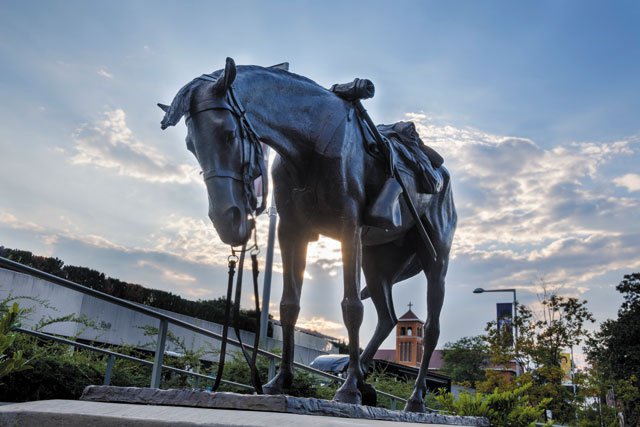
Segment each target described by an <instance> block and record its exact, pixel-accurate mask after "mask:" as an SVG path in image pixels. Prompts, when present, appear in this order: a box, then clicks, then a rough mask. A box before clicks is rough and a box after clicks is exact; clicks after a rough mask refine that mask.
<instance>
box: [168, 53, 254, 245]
mask: <svg viewBox="0 0 640 427" xmlns="http://www.w3.org/2000/svg"><path fill="white" fill-rule="evenodd" d="M235 77H236V65H235V63H234V61H233V59H231V58H227V62H226V66H225V69H224V70H222V71H217V72H214V73H212V74H209V75H203V76H201V77H198V78H196V79H194V80H193V81H192V82H190V83H188V84H187V85H186V86H184V87H183V88H182V89H181V90H180V92H178V94H177V95H176V97H175V98H174V100H173V102H172V103H171V105H170V106H165V105H161V104H158V106H159V107H160V108H161V109H162V110H163V111H165V117H164V119H163V120H162V129H165V128H167V127H168V126H173V125H175V124H176V123H177V122H178V121H179V120H180V118H181V117H182V116H185V123H186V126H187V137H186V143H187V149H188V150H189V151H191V153H193V155H194V156H195V157H196V159H197V161H198V163H199V164H200V167H201V169H202V172H201V173H202V176H203V178H204V182H205V185H206V188H207V193H208V196H209V218H210V219H211V221H212V222H213V226H214V228H215V229H216V231H217V232H218V235H219V236H220V239H221V240H222V241H223V242H224V243H226V244H229V245H232V246H238V245H242V244H244V243H246V242H247V240H248V239H249V237H250V235H251V230H252V227H251V222H250V221H251V215H252V213H253V212H254V211H255V210H256V196H255V194H254V191H253V180H254V179H255V178H257V176H259V175H261V174H262V175H266V174H263V165H261V164H259V162H261V161H262V158H258V157H260V156H262V152H261V149H260V147H259V145H260V144H259V142H258V141H257V136H256V135H255V134H251V130H250V129H248V128H247V127H248V126H247V124H246V123H245V122H244V120H245V119H244V117H243V111H242V106H241V105H239V104H238V101H237V100H236V99H235V97H234V95H233V93H232V92H231V91H232V89H231V84H232V83H233V81H234V79H235ZM258 166H261V167H258Z"/></svg>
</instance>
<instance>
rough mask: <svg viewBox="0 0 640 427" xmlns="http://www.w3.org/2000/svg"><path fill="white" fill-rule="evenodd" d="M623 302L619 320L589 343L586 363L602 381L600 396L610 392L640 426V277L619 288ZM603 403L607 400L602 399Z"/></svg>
mask: <svg viewBox="0 0 640 427" xmlns="http://www.w3.org/2000/svg"><path fill="white" fill-rule="evenodd" d="M616 290H617V291H618V292H620V293H621V294H622V296H623V298H624V301H623V303H622V305H621V306H620V309H619V310H618V318H617V319H616V320H607V321H605V322H603V323H602V325H601V326H600V330H599V331H598V332H597V333H596V334H595V336H594V337H593V338H592V339H591V340H589V341H588V342H587V347H586V348H585V351H586V353H587V359H588V360H589V362H590V363H591V364H592V366H593V369H594V370H595V371H596V376H597V377H598V378H601V380H602V381H601V382H600V383H599V390H598V392H599V395H600V397H601V398H602V397H604V395H606V393H607V392H609V391H610V390H611V391H613V393H614V396H616V401H617V403H618V404H619V405H620V410H621V411H622V412H623V413H624V417H625V421H626V422H627V423H628V424H629V425H639V424H640V273H633V274H627V275H625V276H624V278H623V280H622V281H621V282H620V283H619V284H618V286H616ZM603 400H604V399H603Z"/></svg>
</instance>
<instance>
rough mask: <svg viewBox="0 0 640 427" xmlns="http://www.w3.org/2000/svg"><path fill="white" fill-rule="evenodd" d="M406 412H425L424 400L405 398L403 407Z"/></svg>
mask: <svg viewBox="0 0 640 427" xmlns="http://www.w3.org/2000/svg"><path fill="white" fill-rule="evenodd" d="M404 410H405V411H406V412H426V408H425V406H424V401H422V400H413V399H409V400H407V404H406V405H405V407H404Z"/></svg>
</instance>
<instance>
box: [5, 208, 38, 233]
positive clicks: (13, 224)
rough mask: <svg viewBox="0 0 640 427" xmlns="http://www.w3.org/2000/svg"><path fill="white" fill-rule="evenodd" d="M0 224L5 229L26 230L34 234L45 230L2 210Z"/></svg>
mask: <svg viewBox="0 0 640 427" xmlns="http://www.w3.org/2000/svg"><path fill="white" fill-rule="evenodd" d="M0 224H4V225H6V226H7V227H9V228H13V229H16V230H28V231H34V232H42V231H44V230H45V228H44V227H42V226H41V225H38V224H35V223H33V222H30V221H27V220H24V219H18V217H16V216H15V215H13V214H12V213H10V212H7V211H2V210H0Z"/></svg>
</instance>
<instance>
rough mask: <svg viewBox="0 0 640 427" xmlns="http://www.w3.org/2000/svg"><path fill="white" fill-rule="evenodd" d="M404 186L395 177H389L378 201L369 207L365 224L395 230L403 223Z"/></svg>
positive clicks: (377, 198)
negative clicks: (401, 198)
mask: <svg viewBox="0 0 640 427" xmlns="http://www.w3.org/2000/svg"><path fill="white" fill-rule="evenodd" d="M400 193H402V187H401V186H400V184H399V183H398V181H397V180H396V179H395V178H393V177H392V178H389V179H387V181H386V182H385V183H384V185H383V186H382V190H380V194H378V197H376V201H375V202H374V203H373V205H372V206H371V208H369V210H368V212H367V214H366V218H365V224H367V225H370V226H372V227H378V228H382V229H385V230H393V229H395V228H398V227H400V226H401V225H402V214H401V212H400Z"/></svg>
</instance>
